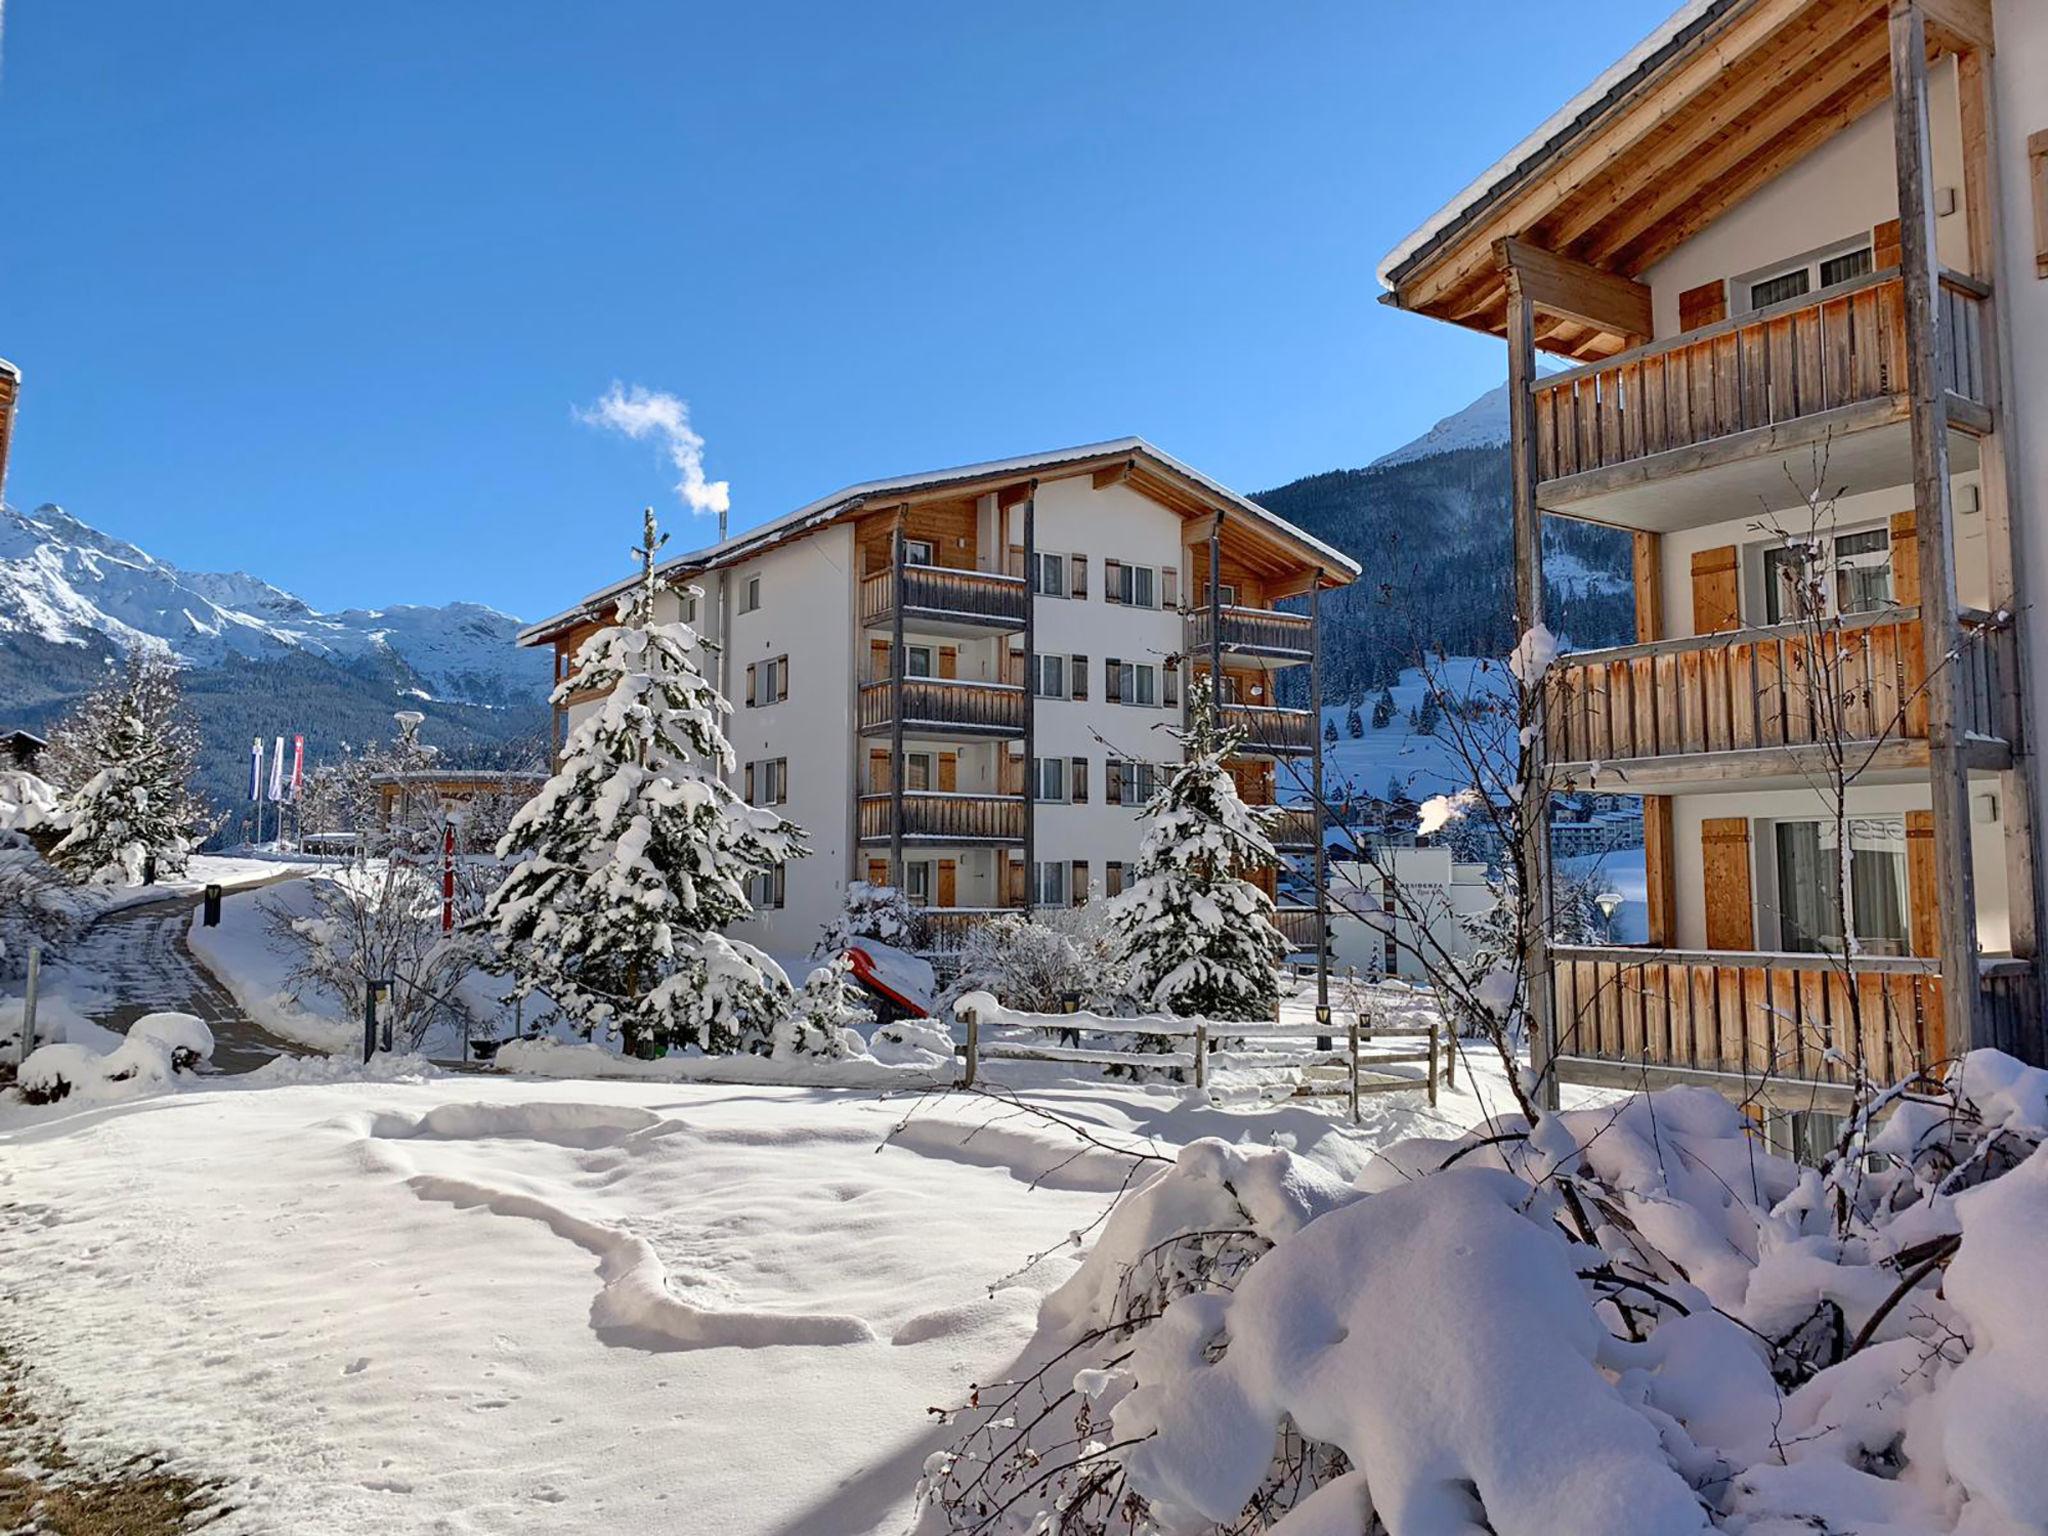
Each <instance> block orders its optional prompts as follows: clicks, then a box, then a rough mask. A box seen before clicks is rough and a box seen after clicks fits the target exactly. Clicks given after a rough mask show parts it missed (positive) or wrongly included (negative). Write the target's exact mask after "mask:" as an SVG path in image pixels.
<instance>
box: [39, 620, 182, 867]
mask: <svg viewBox="0 0 2048 1536" xmlns="http://www.w3.org/2000/svg"><path fill="white" fill-rule="evenodd" d="M47 756H48V758H49V760H50V766H51V768H52V769H53V771H55V772H57V773H59V774H61V776H62V777H61V779H60V782H61V784H62V785H63V789H64V798H63V801H62V805H61V809H62V811H63V813H64V815H65V817H66V818H67V820H68V822H69V825H70V830H69V831H68V832H67V833H66V834H65V836H64V839H63V841H62V842H60V843H58V844H57V846H56V847H54V848H53V849H51V850H50V861H51V862H52V863H53V864H56V865H57V866H58V867H59V868H60V869H63V870H65V871H66V872H67V873H69V874H70V875H72V876H73V877H74V878H76V879H80V880H87V881H91V882H93V883H95V884H101V885H113V884H125V885H140V884H141V883H142V879H143V873H144V870H145V868H146V866H148V865H149V864H150V863H151V861H152V860H153V861H154V863H155V866H156V872H157V873H158V874H161V875H175V874H178V873H180V872H181V871H182V870H183V869H184V868H185V857H186V855H187V854H188V853H190V852H191V850H192V847H193V845H194V844H195V843H196V842H198V841H199V839H200V837H201V836H202V835H203V833H204V831H205V826H206V822H205V814H204V810H203V808H202V807H201V805H200V803H199V801H198V799H197V798H196V797H195V796H194V795H193V793H192V770H193V767H194V764H195V763H196V762H197V759H198V756H199V728H198V726H197V725H196V724H194V722H193V720H192V716H191V715H190V713H189V712H188V711H187V710H186V709H185V704H184V698H183V696H182V694H181V693H180V691H179V688H178V671H177V668H176V667H174V666H173V665H172V664H171V663H170V662H169V661H168V660H167V659H165V658H164V657H161V656H157V655H153V654H151V653H150V652H147V651H136V652H134V653H132V654H131V655H130V656H129V658H128V661H127V664H126V665H125V666H124V667H122V668H121V669H120V670H119V671H117V672H113V673H111V674H110V675H109V676H108V678H107V680H106V681H105V682H104V683H102V684H101V685H100V686H99V687H98V688H96V689H94V690H93V691H92V692H91V693H90V694H88V695H87V696H86V697H85V698H84V699H83V700H81V701H80V703H79V705H78V707H77V709H75V710H74V711H73V712H72V713H71V715H70V716H69V717H68V718H67V719H65V720H64V722H63V723H62V724H61V725H59V726H58V727H57V730H56V731H55V732H54V733H53V736H52V739H51V742H50V751H49V753H48V754H47Z"/></svg>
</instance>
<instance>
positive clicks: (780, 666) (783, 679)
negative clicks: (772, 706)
mask: <svg viewBox="0 0 2048 1536" xmlns="http://www.w3.org/2000/svg"><path fill="white" fill-rule="evenodd" d="M788 697H789V658H788V657H787V656H784V657H783V658H782V659H781V660H779V661H777V662H776V663H775V702H776V703H778V704H780V703H781V702H782V701H783V700H784V699H786V698H788Z"/></svg>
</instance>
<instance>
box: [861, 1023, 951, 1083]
mask: <svg viewBox="0 0 2048 1536" xmlns="http://www.w3.org/2000/svg"><path fill="white" fill-rule="evenodd" d="M868 1054H869V1055H870V1056H872V1057H874V1058H875V1060H876V1061H878V1062H880V1063H881V1064H882V1065H883V1066H885V1067H918V1068H921V1069H924V1070H926V1071H936V1070H938V1069H939V1068H941V1067H950V1066H952V1064H953V1037H952V1035H951V1034H949V1033H948V1032H947V1031H946V1028H945V1026H944V1025H942V1024H940V1023H939V1022H938V1021H937V1020H935V1019H922V1018H909V1019H896V1020H893V1021H892V1022H890V1023H887V1024H882V1025H878V1026H877V1027H876V1029H875V1032H874V1034H873V1035H871V1036H870V1037H869V1038H868Z"/></svg>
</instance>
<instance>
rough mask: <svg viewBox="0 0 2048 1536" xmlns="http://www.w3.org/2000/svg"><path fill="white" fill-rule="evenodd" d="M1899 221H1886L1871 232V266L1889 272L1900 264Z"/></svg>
mask: <svg viewBox="0 0 2048 1536" xmlns="http://www.w3.org/2000/svg"><path fill="white" fill-rule="evenodd" d="M1899 250H1900V245H1899V221H1898V220H1897V219H1886V220H1885V221H1884V222H1883V223H1882V224H1880V225H1878V226H1877V228H1875V229H1873V230H1872V231H1871V232H1870V265H1871V266H1872V268H1873V269H1875V270H1876V271H1879V272H1889V271H1890V270H1891V269H1892V268H1893V267H1896V266H1897V265H1898V264H1899Z"/></svg>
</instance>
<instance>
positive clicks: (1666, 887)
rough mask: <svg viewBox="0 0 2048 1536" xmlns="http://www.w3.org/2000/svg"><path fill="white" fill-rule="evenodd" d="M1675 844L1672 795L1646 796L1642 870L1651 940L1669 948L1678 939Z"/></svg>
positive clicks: (1644, 800) (1655, 943)
mask: <svg viewBox="0 0 2048 1536" xmlns="http://www.w3.org/2000/svg"><path fill="white" fill-rule="evenodd" d="M1676 852H1677V848H1676V846H1675V845H1674V844H1673V842H1672V840H1671V797H1670V796H1669V795H1645V796H1643V872H1644V875H1645V876H1646V877H1647V880H1646V883H1647V887H1648V889H1647V891H1646V896H1647V904H1648V906H1649V909H1650V925H1649V926H1650V931H1649V934H1648V936H1647V937H1648V939H1649V942H1650V943H1652V944H1654V945H1657V946H1659V947H1661V948H1669V947H1670V946H1671V945H1673V944H1676V943H1677V942H1678V882H1677V878H1676V863H1677V861H1676V859H1675V858H1674V857H1673V856H1674V854H1675V853H1676Z"/></svg>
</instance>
